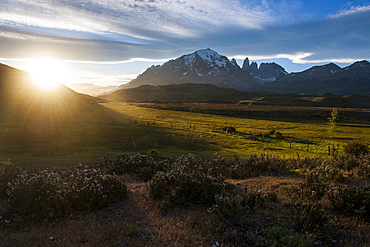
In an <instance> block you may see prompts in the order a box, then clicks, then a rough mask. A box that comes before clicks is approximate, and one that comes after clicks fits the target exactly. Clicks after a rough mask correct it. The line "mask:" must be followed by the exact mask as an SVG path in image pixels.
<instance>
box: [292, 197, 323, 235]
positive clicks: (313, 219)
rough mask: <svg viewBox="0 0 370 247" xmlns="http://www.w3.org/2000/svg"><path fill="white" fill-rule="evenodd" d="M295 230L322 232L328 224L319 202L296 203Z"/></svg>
mask: <svg viewBox="0 0 370 247" xmlns="http://www.w3.org/2000/svg"><path fill="white" fill-rule="evenodd" d="M295 206H296V215H295V218H294V229H295V230H296V231H299V232H304V233H309V232H320V231H321V229H322V227H323V226H324V225H325V224H326V222H327V217H326V216H325V211H324V209H323V207H322V205H321V203H319V202H311V201H309V202H307V203H305V202H303V201H300V202H298V203H296V205H295Z"/></svg>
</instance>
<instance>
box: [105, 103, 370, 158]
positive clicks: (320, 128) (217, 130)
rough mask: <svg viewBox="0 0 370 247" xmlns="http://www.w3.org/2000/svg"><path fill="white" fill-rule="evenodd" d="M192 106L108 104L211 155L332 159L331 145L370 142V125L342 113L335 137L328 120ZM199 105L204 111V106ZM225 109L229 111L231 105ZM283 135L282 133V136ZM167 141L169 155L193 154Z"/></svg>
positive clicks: (339, 148)
mask: <svg viewBox="0 0 370 247" xmlns="http://www.w3.org/2000/svg"><path fill="white" fill-rule="evenodd" d="M189 105H190V106H189ZM191 105H192V104H188V107H187V108H186V109H188V111H186V109H185V110H181V111H179V110H163V109H156V108H155V107H156V106H155V105H151V106H150V108H148V107H147V106H148V105H147V104H145V105H141V104H136V105H135V104H119V103H111V104H105V106H106V107H107V108H109V109H111V110H113V111H116V112H119V113H121V114H123V115H125V116H129V117H130V118H132V119H135V120H136V121H137V122H138V123H140V124H142V125H148V126H156V127H157V128H160V129H162V130H163V132H166V133H167V134H166V136H167V137H171V136H180V138H177V140H178V141H180V142H183V144H184V147H188V146H189V145H192V144H194V145H195V144H196V145H197V148H194V150H191V151H192V152H195V153H199V154H200V155H206V156H207V155H213V153H214V152H217V153H219V154H220V155H223V156H227V157H231V156H234V155H237V156H245V155H249V154H250V153H274V154H278V155H280V156H282V157H297V156H299V157H301V158H304V157H316V156H320V157H326V156H328V148H329V146H330V149H331V152H332V150H333V147H334V148H335V149H336V151H337V152H339V153H340V152H342V151H343V146H344V145H345V144H347V143H349V142H351V141H360V142H367V141H368V137H369V136H370V122H369V121H366V120H351V119H343V117H342V116H341V111H339V116H338V122H337V124H336V127H335V130H334V134H333V136H332V138H330V134H329V126H328V123H327V119H326V118H325V117H324V118H321V119H320V118H319V119H317V118H316V119H308V118H293V117H289V114H288V115H287V117H286V118H282V117H281V116H279V117H271V114H266V115H267V117H246V116H242V117H237V116H234V115H233V114H232V112H233V111H232V109H231V110H230V115H231V116H225V115H218V114H204V113H196V112H191V111H192V106H191ZM140 106H145V107H140ZM196 106H197V107H199V108H202V105H200V106H199V105H196ZM230 106H231V108H233V107H234V105H230ZM222 107H225V104H223V105H222ZM226 107H227V105H226ZM243 107H245V106H243ZM204 108H205V109H206V108H207V105H204ZM263 108H264V109H265V110H266V109H267V110H268V109H269V107H268V106H262V108H261V109H263ZM252 109H253V110H255V109H254V108H252ZM321 110H322V109H321ZM325 110H326V113H324V115H323V116H325V114H327V117H329V116H330V110H331V109H329V108H328V109H325ZM205 111H206V110H205ZM284 111H286V112H289V111H291V112H292V114H291V116H294V112H297V111H298V112H299V111H301V112H303V111H307V109H306V108H304V107H302V108H296V107H284ZM320 114H323V113H320ZM269 115H270V116H269ZM228 126H232V127H235V128H236V130H237V132H236V133H229V134H226V132H225V131H223V128H224V127H228ZM278 132H279V133H281V135H279V134H277V133H278ZM164 141H165V140H163V139H162V140H158V142H157V143H156V145H155V146H157V148H156V149H158V151H160V152H163V153H164V154H166V155H169V154H178V153H184V152H189V151H190V150H187V149H186V148H181V146H182V145H181V143H179V145H177V147H176V148H173V147H170V146H168V145H162V144H165V143H163V142H164ZM179 147H180V149H179Z"/></svg>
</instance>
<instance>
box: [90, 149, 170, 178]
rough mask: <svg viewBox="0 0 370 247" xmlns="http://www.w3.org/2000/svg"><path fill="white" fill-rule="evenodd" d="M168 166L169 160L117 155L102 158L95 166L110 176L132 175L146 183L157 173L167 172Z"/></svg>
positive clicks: (139, 155) (144, 156) (140, 155)
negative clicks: (104, 170)
mask: <svg viewBox="0 0 370 247" xmlns="http://www.w3.org/2000/svg"><path fill="white" fill-rule="evenodd" d="M170 164H171V160H159V159H155V158H154V157H153V156H148V155H142V154H136V155H130V154H119V155H117V156H116V157H114V158H109V157H108V156H106V157H104V158H103V159H101V160H100V163H99V164H98V165H97V166H98V167H100V168H102V169H106V170H107V172H108V173H111V174H113V173H114V174H124V173H126V174H134V175H136V176H138V177H139V178H141V179H143V180H144V181H148V180H150V179H151V178H152V177H153V176H154V174H156V173H157V172H159V171H166V170H169V167H170Z"/></svg>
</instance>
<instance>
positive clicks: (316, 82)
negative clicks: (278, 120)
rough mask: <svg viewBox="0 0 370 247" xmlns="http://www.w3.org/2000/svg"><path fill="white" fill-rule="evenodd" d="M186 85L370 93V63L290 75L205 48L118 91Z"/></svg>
mask: <svg viewBox="0 0 370 247" xmlns="http://www.w3.org/2000/svg"><path fill="white" fill-rule="evenodd" d="M183 83H198V84H199V83H200V84H211V85H215V86H218V87H222V88H234V89H237V90H240V91H248V92H252V91H255V92H258V91H260V92H261V91H264V92H273V93H296V94H297V93H298V94H299V93H308V94H322V93H333V94H342V95H344V94H368V93H370V63H369V62H368V61H366V60H363V61H358V62H355V63H353V64H351V65H350V66H347V67H344V68H341V67H339V66H338V65H336V64H334V63H329V64H326V65H322V66H314V67H312V68H309V69H307V70H305V71H302V72H298V73H288V72H287V71H286V70H285V69H284V68H283V67H282V66H280V65H278V64H276V63H261V64H260V65H259V66H258V65H257V63H256V62H252V63H250V62H249V59H248V58H246V59H245V60H244V62H243V66H242V67H240V66H239V65H238V64H237V63H236V60H235V59H229V58H227V57H226V56H223V55H220V54H218V53H217V52H216V51H214V50H211V49H202V50H198V51H195V52H194V53H191V54H187V55H183V56H181V57H179V58H176V59H174V60H170V61H168V62H166V63H164V64H162V65H157V66H152V67H150V68H148V69H147V70H146V71H145V72H144V73H142V74H140V75H139V76H138V77H137V78H136V79H134V80H132V81H130V82H129V83H128V84H124V85H121V86H120V87H118V90H122V89H127V88H135V87H138V86H141V85H152V86H159V85H170V84H183Z"/></svg>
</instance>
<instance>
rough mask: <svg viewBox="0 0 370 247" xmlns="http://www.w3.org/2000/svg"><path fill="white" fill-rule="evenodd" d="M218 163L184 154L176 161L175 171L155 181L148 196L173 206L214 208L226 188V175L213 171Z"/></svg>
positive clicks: (150, 186) (150, 184) (154, 179)
mask: <svg viewBox="0 0 370 247" xmlns="http://www.w3.org/2000/svg"><path fill="white" fill-rule="evenodd" d="M215 164H217V162H210V161H205V160H203V159H199V158H197V157H196V156H194V155H191V154H189V155H187V156H184V155H183V156H181V157H179V158H178V159H176V160H175V161H174V164H173V169H171V170H170V171H168V172H163V173H158V174H157V175H156V176H154V177H153V178H152V180H151V181H150V183H149V195H150V197H151V198H152V199H154V200H158V201H159V200H163V201H164V202H165V203H169V204H170V205H183V204H184V203H194V202H196V203H201V204H205V205H211V204H212V203H214V202H215V196H216V195H218V194H221V193H222V192H223V191H224V190H225V187H226V186H227V184H226V183H225V182H224V180H225V177H224V175H223V174H222V173H218V172H217V170H214V169H213V168H214V165H215Z"/></svg>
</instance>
